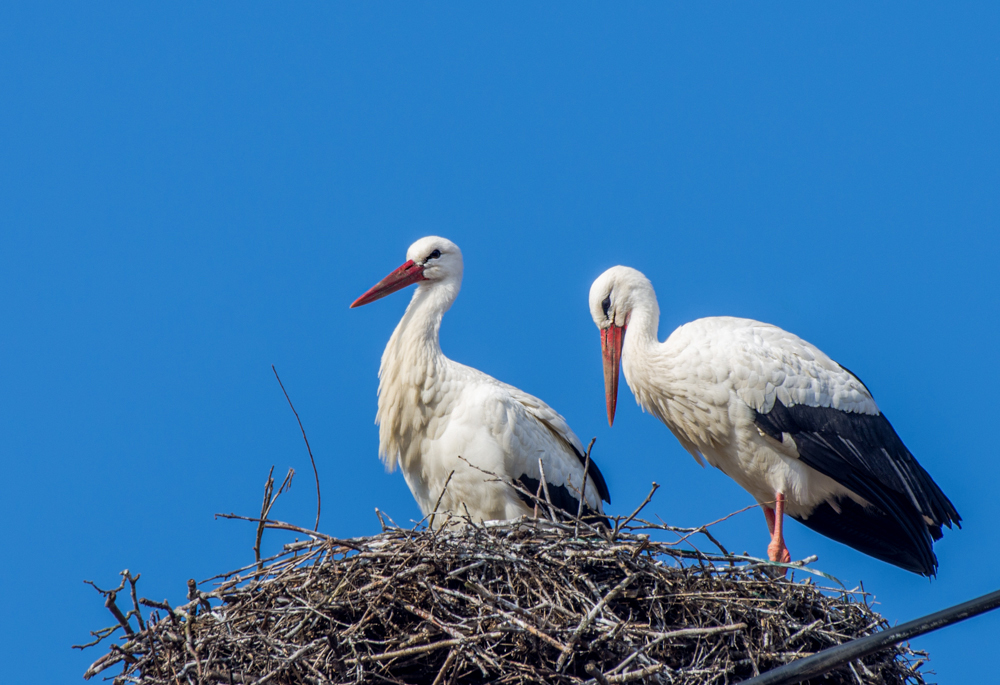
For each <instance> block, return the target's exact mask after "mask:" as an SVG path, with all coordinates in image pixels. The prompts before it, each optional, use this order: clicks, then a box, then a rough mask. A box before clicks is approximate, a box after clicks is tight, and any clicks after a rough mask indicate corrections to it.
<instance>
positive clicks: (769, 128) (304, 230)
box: [0, 3, 1000, 683]
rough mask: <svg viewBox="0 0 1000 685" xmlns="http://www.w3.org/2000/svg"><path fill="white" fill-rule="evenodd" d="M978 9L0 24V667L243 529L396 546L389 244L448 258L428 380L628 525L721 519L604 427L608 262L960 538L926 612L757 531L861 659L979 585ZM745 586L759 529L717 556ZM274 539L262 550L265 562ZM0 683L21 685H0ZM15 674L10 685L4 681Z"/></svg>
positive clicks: (440, 12)
mask: <svg viewBox="0 0 1000 685" xmlns="http://www.w3.org/2000/svg"><path fill="white" fill-rule="evenodd" d="M998 36H1000V8H998V6H997V5H995V4H990V3H978V4H960V3H949V4H947V5H943V4H932V3H914V4H908V5H906V6H905V7H904V6H902V5H887V4H879V5H876V6H869V5H867V4H863V3H853V4H850V3H846V4H845V3H841V4H839V5H838V7H837V8H832V7H818V6H816V5H801V4H794V5H793V4H784V5H775V4H755V5H754V6H753V7H752V8H749V7H747V6H743V5H737V4H729V5H726V4H715V5H712V6H710V7H699V8H695V7H693V6H690V5H687V6H680V5H677V4H675V5H666V4H655V5H654V4H651V3H645V4H640V3H633V4H628V5H624V6H623V5H611V4H597V3H561V4H548V5H545V6H544V7H541V8H540V7H538V6H537V5H535V4H526V3H525V4H520V3H503V4H499V3H497V4H492V5H486V4H483V3H456V4H447V5H446V4H441V5H434V6H430V5H417V4H413V3H382V4H379V5H365V6H350V5H347V4H336V5H332V4H318V3H317V4H304V3H303V4H298V5H295V6H294V7H292V8H289V7H278V6H275V5H265V4H261V3H257V4H245V3H244V4H236V3H228V4H227V3H214V4H213V5H212V6H211V7H206V6H203V5H201V4H196V3H188V4H181V3H171V4H159V5H153V6H149V5H134V4H130V3H104V4H102V5H100V6H99V7H98V6H83V5H79V4H68V3H67V4H47V3H9V4H6V5H4V6H3V7H2V8H0V93H2V97H0V226H2V228H0V293H2V296H0V351H2V355H3V363H4V374H3V383H2V386H0V455H2V464H3V469H4V472H5V476H6V488H5V496H4V497H3V498H2V499H0V515H2V516H3V518H4V520H5V522H6V525H4V526H3V529H2V532H0V546H2V548H3V549H4V550H6V554H7V556H6V557H5V560H6V563H4V564H2V565H0V583H2V585H3V587H5V588H7V596H6V599H5V602H4V610H3V612H2V614H0V635H2V638H3V639H2V640H0V660H2V661H3V663H5V664H8V667H7V668H5V671H6V672H7V673H8V674H9V676H8V677H12V678H13V680H11V681H10V682H37V681H38V677H39V676H38V674H37V673H38V672H37V663H39V662H42V663H45V664H46V672H47V673H48V674H49V675H50V676H51V678H52V682H57V681H58V682H72V681H73V680H74V679H75V678H79V677H80V675H81V674H82V673H83V671H84V669H85V668H86V666H87V665H88V664H89V663H90V662H91V661H92V660H93V659H95V658H97V656H99V654H100V652H98V651H92V650H91V651H88V652H86V653H84V654H80V653H79V652H76V651H71V650H70V649H69V646H70V645H71V644H74V643H80V642H84V641H86V640H87V637H88V631H89V630H91V629H96V628H98V627H102V626H104V625H107V624H109V623H110V620H109V619H110V616H109V615H108V614H107V612H106V610H105V609H104V608H103V606H102V603H101V601H100V599H99V597H98V596H97V595H96V594H95V593H94V592H93V591H92V590H91V589H90V588H88V587H87V586H85V585H84V584H83V582H82V581H83V579H91V580H94V581H97V582H98V583H99V584H104V585H112V584H115V583H116V580H117V573H118V572H119V571H121V570H122V569H124V568H129V569H131V570H132V571H133V572H141V573H142V574H143V575H142V580H141V581H140V588H141V591H142V594H144V595H146V596H148V597H152V598H159V599H162V598H164V597H166V598H170V599H171V600H174V599H181V598H182V597H183V596H184V593H185V585H184V583H185V581H186V580H187V579H188V578H190V577H194V578H204V577H208V576H211V575H214V574H215V573H217V572H220V571H223V570H227V569H230V568H233V567H237V566H240V565H242V564H244V563H246V562H247V561H248V560H252V551H251V547H252V544H253V540H252V537H253V536H252V530H251V528H250V527H249V526H248V525H245V524H240V523H235V522H228V521H216V520H214V519H213V514H214V513H216V512H229V511H235V512H238V513H243V514H250V515H252V514H254V513H255V512H256V511H258V510H259V506H260V497H261V492H262V485H263V481H264V479H265V477H266V475H267V471H268V468H269V467H270V466H271V465H272V464H273V465H275V470H276V472H281V473H284V471H285V470H286V469H287V468H289V467H292V468H295V469H296V470H297V472H298V476H297V478H296V481H295V484H294V487H293V489H292V490H291V492H290V493H289V494H287V495H285V496H283V499H282V501H281V502H280V503H279V505H278V507H277V509H276V510H275V512H274V514H275V515H276V516H277V517H279V518H282V519H285V520H289V521H293V522H298V523H301V524H309V523H310V522H311V521H312V517H313V512H314V499H313V498H314V493H313V490H312V488H313V486H312V483H311V473H310V467H309V462H308V456H307V454H306V452H305V449H304V446H303V444H302V440H301V436H300V434H299V432H298V426H297V425H296V423H295V420H294V417H293V416H292V414H291V412H290V410H289V409H288V407H287V405H286V404H285V399H284V397H283V396H282V394H281V391H280V389H279V388H278V385H277V383H276V382H275V380H274V378H273V376H272V374H271V369H270V365H271V364H274V365H275V366H276V367H277V369H278V371H279V372H280V373H281V375H282V379H283V380H284V382H285V385H286V387H287V389H288V391H289V393H290V394H291V396H292V399H293V400H294V402H295V404H296V407H297V409H298V410H299V413H300V415H301V416H302V420H303V422H304V424H305V427H306V430H307V431H308V434H309V438H310V441H311V443H312V446H313V450H314V452H315V454H316V457H317V461H318V466H319V471H320V476H321V480H322V486H323V496H324V498H323V500H324V501H323V504H324V507H323V520H322V524H321V527H322V529H323V530H324V531H326V532H327V533H330V534H334V535H338V536H349V535H359V534H368V533H372V532H375V531H376V530H377V529H378V522H377V520H376V518H375V516H374V513H373V511H374V508H375V507H379V508H380V509H383V510H385V511H387V512H389V513H390V514H391V515H392V516H393V518H394V519H395V520H396V521H398V522H400V523H404V522H407V521H409V520H410V519H414V518H419V513H418V509H417V507H416V505H415V504H414V502H413V500H412V497H411V496H410V494H409V491H408V490H407V488H406V485H405V483H404V482H403V479H402V477H401V476H400V475H399V474H398V473H397V474H393V475H391V476H390V475H386V474H385V472H384V470H383V467H382V465H381V464H380V462H379V460H378V458H377V456H376V451H377V442H378V439H377V429H376V427H375V426H374V416H375V406H376V395H375V390H376V387H377V380H376V372H377V369H378V361H379V357H380V355H381V352H382V348H383V346H384V345H385V343H386V341H387V340H388V337H389V335H390V333H391V331H392V329H393V327H394V326H395V324H396V322H397V321H398V319H399V317H400V315H401V314H402V311H403V309H404V308H405V305H406V303H407V301H408V297H409V294H408V293H405V294H404V293H400V294H396V295H394V296H392V297H391V298H388V299H386V300H382V301H380V302H377V303H375V304H373V305H370V306H367V307H364V308H362V309H359V310H353V311H349V310H348V305H349V304H350V303H351V302H352V301H353V300H354V298H356V297H357V296H358V295H360V294H361V293H363V292H364V291H365V290H367V289H368V288H369V287H370V286H371V285H372V284H374V283H375V282H376V281H377V280H378V279H380V278H381V277H382V276H384V275H385V274H386V273H388V272H389V270H391V269H392V268H395V267H396V266H398V265H399V264H400V263H401V262H402V261H403V260H404V255H405V252H406V248H407V246H408V245H409V244H410V243H411V242H412V241H413V240H415V239H417V238H419V237H421V236H423V235H427V234H439V235H443V236H446V237H448V238H450V239H452V240H454V241H455V242H457V243H458V244H459V245H460V246H461V248H462V250H463V252H464V254H465V263H466V271H465V282H464V286H463V291H462V293H461V295H460V296H459V299H458V301H457V303H456V304H455V306H454V307H453V309H452V310H451V311H450V312H449V313H448V315H447V316H446V318H445V322H444V326H443V330H442V344H443V347H444V350H445V352H446V353H447V354H448V355H449V356H451V357H452V358H453V359H456V360H458V361H461V362H464V363H466V364H470V365H473V366H476V367H478V368H480V369H482V370H484V371H486V372H488V373H490V374H493V375H494V376H496V377H498V378H500V379H502V380H504V381H507V382H509V383H512V384H514V385H517V386H519V387H521V388H523V389H525V390H527V391H528V392H531V393H533V394H536V395H538V396H539V397H541V398H543V399H544V400H546V401H547V402H549V403H550V404H551V405H552V406H553V407H555V408H556V409H558V410H559V411H560V412H562V413H563V414H564V415H565V416H566V417H567V419H568V420H569V422H570V424H571V425H572V426H573V428H574V430H575V431H576V432H577V433H578V434H579V435H580V436H581V438H583V439H584V441H586V440H588V439H589V438H590V437H592V436H597V438H598V441H597V445H596V447H595V451H594V455H595V459H596V460H597V461H598V463H599V464H600V465H601V466H602V469H603V471H604V473H605V475H606V477H607V480H608V484H609V486H610V488H611V492H612V495H613V498H614V504H613V506H611V507H610V509H609V510H610V512H611V513H614V514H619V513H627V512H628V511H631V509H632V508H633V507H634V506H635V505H636V504H637V503H638V502H639V501H641V499H642V497H643V496H644V495H645V494H646V492H647V491H648V489H649V484H650V482H651V481H654V480H655V481H657V482H659V483H660V484H661V485H663V487H662V488H661V490H660V492H659V493H658V495H657V496H656V498H655V499H654V502H653V504H652V505H651V513H656V514H659V515H660V516H662V517H663V518H664V519H665V520H667V521H669V522H671V523H674V524H677V525H699V524H702V523H705V522H708V521H712V520H714V519H717V518H720V517H721V516H724V515H725V514H728V513H730V512H732V511H735V510H737V509H740V508H742V507H743V506H745V505H747V504H749V503H750V502H751V500H750V497H749V495H747V494H746V493H744V492H743V491H742V490H741V489H740V488H739V487H737V486H736V485H735V484H733V483H732V482H731V481H729V480H728V479H727V478H726V477H725V476H723V475H722V474H721V473H719V472H716V471H713V470H711V469H701V468H699V467H698V466H697V465H696V464H695V462H694V461H693V460H692V459H691V457H690V456H688V455H687V454H686V453H684V452H683V451H682V449H681V448H680V446H679V445H678V444H677V442H676V441H675V440H674V439H673V437H672V436H671V435H670V433H669V432H668V431H667V429H666V428H665V427H664V426H662V425H661V424H660V423H659V422H658V421H657V420H656V419H654V418H653V417H651V416H649V415H644V414H642V413H641V412H640V410H639V409H638V407H636V406H635V404H634V403H633V402H632V398H631V396H630V393H629V392H628V391H627V389H625V388H624V387H622V392H621V396H620V399H619V408H618V415H617V419H616V422H615V427H614V428H613V429H609V428H608V426H607V422H606V419H605V409H604V395H603V387H602V372H601V361H600V343H599V336H598V332H597V330H596V328H595V327H594V325H593V323H592V322H591V320H590V316H589V313H588V309H587V299H586V298H587V292H588V289H589V286H590V283H591V281H592V280H593V279H594V278H595V277H596V276H597V275H598V274H600V273H601V272H602V271H603V270H604V269H605V268H607V267H609V266H611V265H614V264H626V265H630V266H634V267H636V268H638V269H640V270H642V271H644V272H645V273H646V274H647V275H648V276H649V277H650V279H651V280H652V282H653V284H654V286H655V287H656V288H657V293H658V295H659V300H660V307H661V310H662V317H661V324H660V332H661V336H662V337H665V336H666V335H668V334H669V333H670V331H671V330H673V328H675V327H676V326H678V325H680V324H682V323H684V322H686V321H689V320H691V319H693V318H696V317H699V316H708V315H735V316H745V317H751V318H757V319H761V320H763V321H768V322H771V323H775V324H778V325H780V326H783V327H785V328H787V329H789V330H791V331H794V332H796V333H797V334H799V335H801V336H803V337H804V338H806V339H807V340H809V341H811V342H813V343H815V344H816V345H818V346H819V347H820V348H822V349H823V350H825V351H826V352H827V353H829V354H830V355H831V356H833V357H834V358H835V359H837V360H838V361H840V362H841V363H842V364H844V365H845V366H847V367H849V368H850V369H852V370H853V371H855V372H856V373H857V374H858V375H859V376H860V377H861V378H862V379H863V380H864V381H865V382H866V384H867V385H868V387H869V388H871V389H872V391H873V393H874V394H875V398H876V400H877V401H878V402H879V404H880V406H881V407H882V409H883V411H884V412H885V413H886V414H887V416H888V417H889V418H890V420H891V421H892V422H893V424H894V425H895V427H896V429H897V431H898V432H899V433H900V435H901V436H902V437H903V439H904V441H905V442H906V443H907V445H908V446H909V447H910V449H911V450H912V451H913V453H914V454H915V455H916V456H917V458H918V459H919V460H920V462H921V463H922V464H923V465H924V466H925V467H926V468H927V470H928V471H929V472H930V473H931V474H932V475H933V476H934V478H935V479H936V480H937V482H938V483H939V484H940V485H941V486H942V488H943V489H944V491H945V492H946V493H947V494H948V495H949V496H950V498H951V499H952V500H953V502H954V503H955V504H956V506H957V508H958V510H959V512H960V513H961V514H962V516H963V517H964V519H965V528H964V529H963V530H961V531H958V532H951V533H948V534H946V536H945V539H944V540H943V541H942V542H940V543H938V545H937V546H936V550H937V553H938V556H939V559H940V562H941V568H940V573H939V576H938V578H937V579H936V580H934V581H927V580H926V579H923V578H919V577H917V576H914V575H911V574H908V573H906V572H904V571H900V570H898V569H895V568H892V567H890V566H887V565H886V564H883V563H881V562H878V561H875V560H874V559H870V558H868V557H865V556H863V555H861V554H859V553H856V552H854V551H852V550H849V549H846V548H844V547H842V546H840V545H837V544H836V543H832V542H830V541H828V540H825V539H823V538H821V537H819V536H818V535H816V534H814V533H812V532H811V531H809V530H807V529H805V528H804V527H802V526H800V525H798V524H794V523H792V524H790V526H789V530H788V532H787V539H788V544H789V547H790V549H791V551H792V554H793V556H794V557H795V558H801V557H803V556H806V555H807V554H812V553H815V554H818V555H819V557H820V562H819V564H818V566H819V567H820V568H822V569H824V570H826V571H827V572H829V573H832V574H834V575H836V576H838V577H839V578H841V579H842V580H844V582H845V583H848V584H849V585H854V584H856V583H858V582H863V583H864V586H865V588H867V589H868V590H869V591H871V592H873V593H874V594H875V595H876V597H877V599H878V601H879V602H881V605H880V610H881V611H883V612H884V614H885V615H886V616H887V617H888V618H889V619H890V620H891V621H894V622H895V621H904V620H908V619H910V618H913V617H916V616H919V615H922V614H924V613H928V612H931V611H933V610H936V609H939V608H942V607H945V606H947V605H950V604H953V603H957V602H959V601H962V600H965V599H968V598H971V597H973V596H976V595H979V594H983V593H986V592H988V591H992V590H995V589H997V588H998V587H1000V574H998V573H997V570H996V569H997V565H998V563H1000V558H998V555H997V551H996V550H997V549H998V548H1000V532H998V528H997V521H998V520H1000V498H998V497H997V496H996V488H997V485H998V482H1000V467H998V460H997V447H996V439H995V431H996V427H997V409H998V407H997V400H996V388H997V386H998V384H1000V368H998V365H997V363H996V359H997V353H996V346H997V339H998V337H1000V317H998V316H997V305H998V300H1000V276H998V268H997V262H998V258H1000V237H998V224H1000V202H998V193H997V188H998V182H1000V167H998V159H1000V127H998V125H997V122H998V120H1000V88H998V87H1000V39H998ZM717 534H718V535H720V536H721V539H722V540H723V541H724V542H725V543H727V544H728V546H729V547H730V548H732V549H736V550H740V551H742V550H744V549H745V550H747V551H749V552H750V553H754V554H761V555H762V554H764V553H765V551H766V545H767V532H766V526H765V524H764V520H763V516H761V515H760V513H759V512H756V511H750V512H747V513H745V514H742V515H740V516H738V517H736V518H734V519H732V520H730V521H728V522H727V523H725V524H723V525H722V526H720V528H719V532H718V533H717ZM280 541H281V538H280V537H279V536H277V535H275V536H272V537H271V538H270V544H271V545H272V546H275V545H277V544H279V542H280ZM998 631H1000V615H991V616H987V617H981V618H978V619H975V620H973V621H970V622H968V623H966V624H963V625H960V626H957V627H953V628H949V629H947V630H945V631H942V632H940V633H938V634H935V635H932V636H928V637H925V638H921V639H918V640H916V641H915V643H914V644H915V646H916V647H918V648H923V649H928V650H930V652H931V657H932V661H931V667H932V668H934V669H935V670H936V671H937V673H938V674H939V679H940V681H941V682H952V683H958V682H973V681H975V680H977V679H978V680H980V681H981V680H982V677H983V676H984V675H985V674H987V673H993V672H994V669H995V664H994V660H993V658H992V655H993V653H994V651H995V646H994V642H995V640H994V638H995V636H996V635H997V634H998ZM19 669H23V670H20V671H19ZM29 669H30V670H29Z"/></svg>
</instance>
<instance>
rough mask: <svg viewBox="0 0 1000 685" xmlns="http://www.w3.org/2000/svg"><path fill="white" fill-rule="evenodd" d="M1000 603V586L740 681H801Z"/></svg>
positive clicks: (748, 684)
mask: <svg viewBox="0 0 1000 685" xmlns="http://www.w3.org/2000/svg"><path fill="white" fill-rule="evenodd" d="M997 607H1000V590H997V591H996V592H991V593H990V594H988V595H983V596H982V597H979V598H977V599H973V600H970V601H968V602H964V603H963V604H959V605H957V606H953V607H951V608H950V609H943V610H941V611H939V612H937V613H934V614H930V615H929V616H924V617H923V618H918V619H915V620H913V621H910V622H909V623H904V624H903V625H901V626H897V627H895V628H890V629H889V630H884V631H882V632H880V633H875V634H874V635H866V636H865V637H859V638H858V639H856V640H851V641H850V642H845V643H844V644H842V645H837V646H836V647H830V648H829V649H824V650H823V651H822V652H817V653H816V654H813V655H812V656H807V657H805V658H804V659H798V660H796V661H793V662H791V663H789V664H785V665H784V666H779V667H778V668H775V669H773V670H771V671H767V672H766V673H761V674H760V675H759V676H755V677H753V678H750V679H749V680H744V681H743V682H742V683H740V684H739V685H794V683H800V682H802V681H803V680H805V679H806V678H811V677H813V676H816V675H821V674H823V673H828V672H830V671H832V670H833V669H835V668H838V667H840V666H843V665H844V664H846V663H847V662H849V661H854V660H855V659H861V658H863V657H866V656H868V655H869V654H872V653H874V652H877V651H879V650H880V649H884V648H886V647H889V646H890V645H894V644H896V643H899V642H902V641H903V640H909V639H910V638H913V637H916V636H918V635H923V634H925V633H929V632H931V631H934V630H937V629H938V628H944V627H945V626H950V625H951V624H952V623H958V622H959V621H964V620H965V619H967V618H972V617H973V616H978V615H979V614H983V613H986V612H987V611H991V610H993V609H996V608H997Z"/></svg>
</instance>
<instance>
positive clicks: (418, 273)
mask: <svg viewBox="0 0 1000 685" xmlns="http://www.w3.org/2000/svg"><path fill="white" fill-rule="evenodd" d="M424 280H427V279H425V278H424V267H423V266H421V265H420V264H417V263H416V262H414V261H413V260H412V259H409V260H407V262H406V263H405V264H403V265H402V266H401V267H399V268H398V269H396V270H395V271H393V272H392V273H391V274H389V275H388V276H386V277H385V278H383V279H382V280H381V281H379V282H378V283H376V284H375V285H373V286H372V287H371V289H370V290H369V291H368V292H366V293H365V294H364V295H362V296H361V297H359V298H358V299H356V300H354V302H353V303H352V304H351V309H354V308H355V307H360V306H361V305H363V304H368V303H369V302H374V301H375V300H378V299H381V298H383V297H385V296H386V295H391V294H392V293H394V292H396V291H397V290H402V289H403V288H405V287H406V286H408V285H411V284H413V283H416V282H418V281H424Z"/></svg>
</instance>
